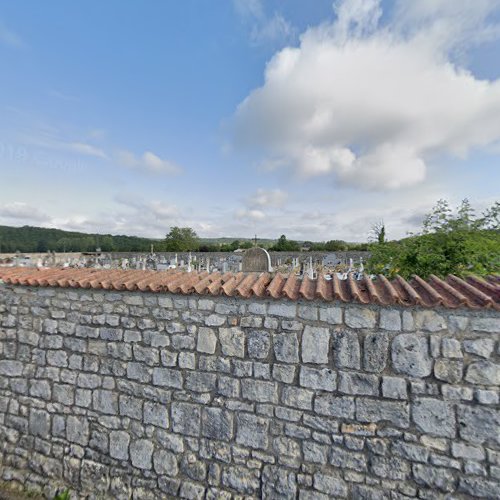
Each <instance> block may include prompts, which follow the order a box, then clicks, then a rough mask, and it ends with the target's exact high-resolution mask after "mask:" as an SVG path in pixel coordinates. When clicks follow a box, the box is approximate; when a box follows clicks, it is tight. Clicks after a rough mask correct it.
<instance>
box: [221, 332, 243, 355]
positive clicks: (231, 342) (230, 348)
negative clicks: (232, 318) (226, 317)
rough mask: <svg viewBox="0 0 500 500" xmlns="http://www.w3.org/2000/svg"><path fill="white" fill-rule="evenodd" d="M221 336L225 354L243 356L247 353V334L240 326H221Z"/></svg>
mask: <svg viewBox="0 0 500 500" xmlns="http://www.w3.org/2000/svg"><path fill="white" fill-rule="evenodd" d="M219 338H220V343H221V347H222V353H223V354H224V355H225V356H235V357H237V358H242V357H243V356H244V355H245V334H244V333H243V331H242V330H241V329H240V328H237V327H233V328H220V329H219Z"/></svg>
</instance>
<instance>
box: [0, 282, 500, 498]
mask: <svg viewBox="0 0 500 500" xmlns="http://www.w3.org/2000/svg"><path fill="white" fill-rule="evenodd" d="M499 320H500V315H499V313H498V312H491V311H477V312H474V311H471V310H466V309H461V310H455V311H452V310H444V309H440V310H423V309H417V308H412V309H409V308H401V309H398V308H384V307H379V306H359V305H349V304H348V305H339V304H327V303H320V302H307V303H305V302H304V303H302V302H291V301H285V300H283V301H263V300H255V301H254V300H242V299H229V298H222V297H215V298H206V297H200V296H192V297H185V296H177V295H168V294H157V295H155V294H145V293H130V292H123V293H116V292H113V293H112V292H106V291H86V290H76V289H75V290H71V289H55V288H53V289H51V288H29V287H22V286H17V287H11V286H6V285H0V325H1V328H0V478H1V479H3V480H4V481H10V482H11V483H15V482H19V483H22V484H23V485H24V487H26V488H33V489H40V488H41V489H44V491H45V492H46V493H47V494H48V493H49V492H53V491H54V489H55V488H57V487H59V486H62V485H67V486H69V487H70V488H71V489H72V490H73V491H74V492H75V496H74V497H73V498H79V497H86V496H88V497H90V498H116V499H122V498H124V499H125V498H131V497H132V498H137V499H148V498H152V499H153V498H154V499H158V498H174V497H181V498H192V499H194V498H196V499H197V498H209V499H211V498H214V499H215V498H217V499H219V498H222V499H225V498H228V499H229V498H254V497H256V498H300V499H302V500H308V499H320V500H321V499H327V498H356V499H360V498H361V499H384V498H388V499H389V498H390V499H399V498H401V499H402V498H407V497H418V498H427V499H436V498H454V499H460V498H471V497H482V498H495V497H498V496H499V480H500V430H499V429H500V414H499V411H498V397H499V384H500V371H499V365H498V363H499V355H500V347H499V331H500V328H499V326H500V325H499V323H500V321H499Z"/></svg>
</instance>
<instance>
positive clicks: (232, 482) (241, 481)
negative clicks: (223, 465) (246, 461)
mask: <svg viewBox="0 0 500 500" xmlns="http://www.w3.org/2000/svg"><path fill="white" fill-rule="evenodd" d="M222 484H224V486H226V487H228V488H232V489H234V490H236V491H237V492H238V493H247V494H252V493H254V492H255V491H256V490H257V489H258V487H259V479H258V477H257V476H256V475H255V474H253V473H251V472H250V471H249V470H248V469H246V468H245V467H230V468H228V469H225V470H224V472H223V473H222Z"/></svg>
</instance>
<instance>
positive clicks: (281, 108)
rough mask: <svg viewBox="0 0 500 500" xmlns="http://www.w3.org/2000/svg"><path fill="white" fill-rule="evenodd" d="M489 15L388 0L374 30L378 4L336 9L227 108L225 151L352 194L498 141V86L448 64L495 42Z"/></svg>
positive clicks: (465, 3)
mask: <svg viewBox="0 0 500 500" xmlns="http://www.w3.org/2000/svg"><path fill="white" fill-rule="evenodd" d="M409 5H411V7H409ZM497 10H500V4H499V2H498V1H497V0H478V1H476V0H460V1H458V0H453V1H452V0H423V1H419V2H403V1H402V0H400V1H399V2H398V3H397V5H396V8H395V10H394V13H393V15H392V17H391V18H390V21H389V23H388V24H383V25H382V24H381V13H382V12H381V4H380V1H379V0H369V1H367V0H350V1H349V0H345V1H342V2H338V3H337V4H336V14H337V19H336V21H335V22H333V23H330V24H322V25H320V26H318V27H314V28H310V29H308V30H307V31H306V32H305V33H304V34H303V35H302V36H301V41H300V46H299V47H297V48H291V47H287V48H285V49H283V50H281V51H279V52H278V53H276V54H275V56H274V57H273V58H272V59H271V60H270V61H269V63H268V64H267V67H266V71H265V83H264V84H263V86H262V87H260V88H258V89H255V90H254V91H253V92H252V93H251V94H250V95H249V96H248V97H247V98H246V99H245V100H244V101H243V102H242V103H241V104H240V105H239V107H238V109H237V111H236V114H235V117H234V122H233V126H234V128H233V130H234V144H235V145H236V146H237V147H240V148H250V149H252V150H257V151H259V152H261V153H262V156H263V157H262V162H263V164H264V165H267V166H268V165H273V166H279V165H290V166H291V167H292V168H293V169H294V170H295V171H296V172H297V173H298V174H300V175H302V176H314V175H329V176H333V177H334V178H336V179H337V180H338V181H339V182H341V183H345V184H349V185H352V186H357V187H364V188H370V189H371V188H375V189H387V188H399V187H402V186H409V185H413V184H416V183H418V182H421V181H423V180H424V179H425V177H426V168H427V164H428V162H429V160H430V159H431V158H433V157H435V155H437V154H443V153H444V154H446V155H452V156H455V157H459V158H464V157H466V156H467V154H468V153H469V152H470V151H471V150H473V149H475V148H483V147H487V146H488V145H490V144H492V143H494V142H497V141H498V140H500V120H498V116H500V80H494V81H487V80H479V79H477V78H476V77H475V76H474V75H473V74H472V73H470V72H469V71H468V70H467V69H466V68H465V67H464V66H463V65H462V64H461V63H459V62H458V61H460V60H461V59H460V57H458V58H457V57H456V55H457V53H458V55H459V56H461V55H463V51H464V50H465V48H466V47H467V45H468V44H473V43H480V42H482V41H484V40H486V39H491V38H493V37H495V36H498V34H499V33H498V26H497V25H495V24H494V23H493V22H492V21H489V17H488V16H489V15H490V14H491V13H493V12H494V11H497Z"/></svg>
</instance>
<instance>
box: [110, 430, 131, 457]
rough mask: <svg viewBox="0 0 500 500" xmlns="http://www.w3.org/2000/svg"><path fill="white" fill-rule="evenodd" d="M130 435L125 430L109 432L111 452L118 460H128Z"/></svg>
mask: <svg viewBox="0 0 500 500" xmlns="http://www.w3.org/2000/svg"><path fill="white" fill-rule="evenodd" d="M129 444H130V435H129V434H128V432H125V431H111V432H110V433H109V454H110V455H111V456H112V457H113V458H116V459H118V460H128V456H129V455H128V446H129Z"/></svg>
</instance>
